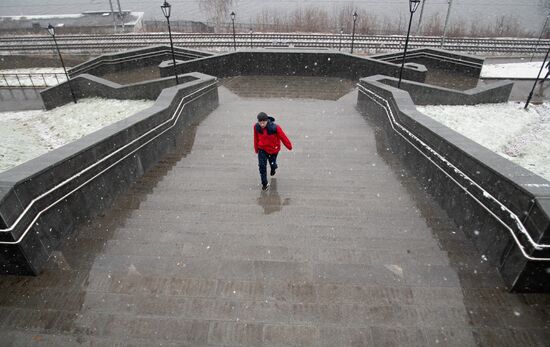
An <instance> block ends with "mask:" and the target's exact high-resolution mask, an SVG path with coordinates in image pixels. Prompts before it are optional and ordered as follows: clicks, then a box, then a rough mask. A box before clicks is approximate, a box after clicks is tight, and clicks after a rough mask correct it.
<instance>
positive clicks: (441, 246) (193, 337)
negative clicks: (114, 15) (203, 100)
mask: <svg viewBox="0 0 550 347" xmlns="http://www.w3.org/2000/svg"><path fill="white" fill-rule="evenodd" d="M232 83H234V81H233V82H232ZM255 83H257V81H256V82H255ZM297 88H299V86H297ZM326 88H330V84H326ZM356 98H357V95H356V92H351V93H349V94H347V95H345V96H344V97H342V98H341V99H339V100H337V101H329V100H315V99H293V100H289V99H284V98H256V97H246V98H244V97H239V96H237V95H236V94H233V93H231V92H230V91H229V89H227V88H225V87H220V107H219V108H218V109H217V110H216V111H215V112H214V113H212V114H211V115H210V116H208V117H207V118H206V119H205V120H204V121H203V122H202V123H201V124H200V125H199V126H198V127H197V129H196V135H195V141H194V143H192V142H187V143H185V144H184V145H183V146H182V147H181V148H180V150H179V152H178V153H174V154H173V155H170V156H168V157H167V158H166V159H164V160H163V161H162V162H161V163H160V164H159V165H157V167H156V168H155V169H154V170H152V171H151V172H150V173H148V174H147V175H146V176H144V177H143V178H142V179H141V180H140V181H139V182H138V183H137V184H135V185H134V186H133V187H132V188H131V190H130V191H129V192H128V194H126V195H125V196H124V197H123V198H121V199H120V201H119V202H118V203H117V205H116V208H115V209H113V210H112V211H110V212H109V213H107V214H106V215H105V216H104V217H102V218H100V219H98V220H94V221H91V222H90V225H89V226H87V227H85V228H83V229H82V230H81V231H80V232H78V233H77V234H75V237H74V238H72V239H71V240H68V242H66V244H65V245H64V247H63V249H61V250H60V251H59V252H57V253H56V255H55V256H54V257H53V259H51V260H50V263H49V265H48V268H47V269H46V271H45V272H44V274H42V275H41V276H39V277H36V278H28V277H0V331H1V332H0V341H2V344H6V345H10V344H12V345H21V344H22V345H32V344H39V345H52V346H60V345H94V346H96V345H100V346H110V345H113V344H117V345H133V346H134V345H139V346H151V345H163V346H371V345H372V346H397V345H407V346H436V345H443V346H475V345H486V346H520V345H523V346H527V345H529V346H537V345H538V346H544V345H545V344H546V343H547V342H548V341H549V340H550V333H549V329H548V325H549V324H550V295H516V294H509V293H507V292H506V291H505V290H504V288H503V287H502V286H503V284H502V281H501V280H500V278H499V276H498V274H497V272H496V271H495V270H494V269H493V268H491V267H489V266H488V265H487V264H486V263H485V262H484V260H483V258H482V257H480V255H479V254H478V253H477V252H476V251H475V250H474V249H473V247H472V244H471V243H470V242H469V241H468V240H467V239H466V238H465V237H464V235H463V233H462V231H461V230H460V229H459V228H458V227H456V226H455V225H453V224H452V223H451V222H450V221H449V220H448V219H447V217H446V216H445V214H444V213H443V212H442V211H441V210H440V209H439V208H438V207H437V206H436V205H435V204H434V203H433V202H432V200H430V199H429V198H428V197H427V196H426V195H425V194H424V192H423V191H422V189H421V188H420V187H418V186H417V185H416V183H415V180H414V179H413V178H411V177H408V176H407V175H406V173H405V172H403V171H402V170H401V167H400V165H399V163H398V162H395V161H393V160H392V158H391V157H389V156H388V154H387V153H386V151H385V146H384V144H383V139H381V138H378V136H379V135H378V132H376V131H374V129H373V128H372V127H371V126H370V125H369V124H368V122H367V121H366V120H365V119H364V118H363V117H361V115H360V114H359V113H358V112H357V111H356V110H355V108H354V105H355V103H356ZM259 111H264V112H267V113H268V114H270V115H272V116H274V117H275V118H276V119H277V121H278V123H279V124H280V125H281V126H282V127H283V129H284V130H285V131H286V133H287V135H288V136H289V138H290V139H291V140H292V142H293V144H294V147H295V149H294V150H293V151H292V152H288V151H286V150H283V151H282V152H281V154H280V156H279V158H280V159H279V166H280V168H279V170H278V171H277V175H276V176H275V177H274V178H273V179H272V181H271V182H272V188H271V190H269V191H268V192H261V190H260V185H259V175H258V170H257V159H256V155H255V154H254V151H253V147H252V125H253V123H254V121H255V116H256V114H257V113H258V112H259ZM192 132H194V130H192Z"/></svg>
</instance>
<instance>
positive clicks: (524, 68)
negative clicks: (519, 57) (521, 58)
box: [481, 61, 548, 79]
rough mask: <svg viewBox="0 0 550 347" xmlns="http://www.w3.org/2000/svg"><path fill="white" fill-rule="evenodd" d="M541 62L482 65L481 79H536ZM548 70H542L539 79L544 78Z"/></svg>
mask: <svg viewBox="0 0 550 347" xmlns="http://www.w3.org/2000/svg"><path fill="white" fill-rule="evenodd" d="M541 66H542V62H540V61H539V62H532V63H531V62H525V63H508V64H484V65H483V67H482V68H481V78H531V79H535V78H537V75H538V73H539V70H540V67H541ZM547 72H548V69H546V67H545V68H544V69H542V72H541V73H540V78H544V76H545V75H546V73H547Z"/></svg>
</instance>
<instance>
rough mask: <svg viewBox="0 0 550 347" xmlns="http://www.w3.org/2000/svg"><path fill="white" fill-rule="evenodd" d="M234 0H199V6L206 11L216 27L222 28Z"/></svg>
mask: <svg viewBox="0 0 550 347" xmlns="http://www.w3.org/2000/svg"><path fill="white" fill-rule="evenodd" d="M233 3H234V0H199V8H200V9H201V11H203V12H206V13H207V15H208V16H209V20H210V21H212V22H214V23H215V25H216V29H218V30H219V29H221V28H222V27H223V25H224V23H227V22H229V20H228V19H227V17H228V15H229V10H230V9H231V6H233Z"/></svg>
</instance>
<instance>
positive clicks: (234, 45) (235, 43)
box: [231, 12, 237, 50]
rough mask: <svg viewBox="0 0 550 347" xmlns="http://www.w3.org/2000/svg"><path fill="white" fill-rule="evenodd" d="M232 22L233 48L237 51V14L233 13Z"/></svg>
mask: <svg viewBox="0 0 550 347" xmlns="http://www.w3.org/2000/svg"><path fill="white" fill-rule="evenodd" d="M231 22H233V48H235V50H237V40H236V38H235V12H231Z"/></svg>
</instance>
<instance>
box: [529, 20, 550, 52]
mask: <svg viewBox="0 0 550 347" xmlns="http://www.w3.org/2000/svg"><path fill="white" fill-rule="evenodd" d="M549 18H550V14H548V15H547V16H546V20H545V21H544V25H543V26H542V30H541V31H540V35H539V39H538V40H537V44H536V45H535V49H534V50H533V54H531V59H529V61H530V62H531V61H533V57H534V56H535V53H537V47H538V46H539V43H540V39H542V35H544V31H545V30H546V24H547V23H548V19H549Z"/></svg>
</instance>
